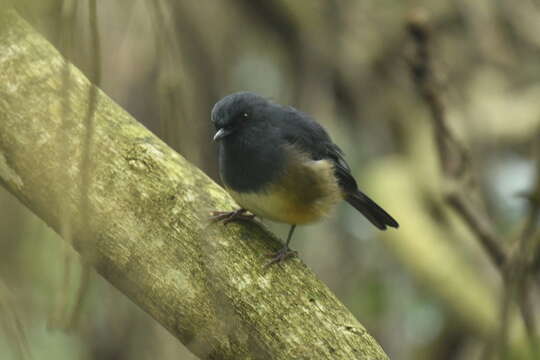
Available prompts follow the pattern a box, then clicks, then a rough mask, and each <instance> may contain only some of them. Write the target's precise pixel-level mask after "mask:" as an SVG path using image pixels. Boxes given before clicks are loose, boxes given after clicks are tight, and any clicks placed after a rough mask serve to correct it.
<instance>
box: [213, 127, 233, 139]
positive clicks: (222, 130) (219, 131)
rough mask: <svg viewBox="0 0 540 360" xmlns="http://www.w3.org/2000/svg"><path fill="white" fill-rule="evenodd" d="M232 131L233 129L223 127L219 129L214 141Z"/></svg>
mask: <svg viewBox="0 0 540 360" xmlns="http://www.w3.org/2000/svg"><path fill="white" fill-rule="evenodd" d="M231 132H232V131H231V130H225V129H223V128H221V129H219V130H218V131H217V133H216V134H215V135H214V141H219V140H221V139H223V138H224V137H225V136H227V135H229V134H230V133H231Z"/></svg>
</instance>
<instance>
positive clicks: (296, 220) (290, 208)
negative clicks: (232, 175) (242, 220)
mask: <svg viewBox="0 0 540 360" xmlns="http://www.w3.org/2000/svg"><path fill="white" fill-rule="evenodd" d="M227 190H228V191H229V193H230V194H231V195H232V197H233V198H234V199H235V200H236V202H238V204H240V206H242V207H243V208H245V209H247V210H249V211H250V212H252V213H253V214H255V215H257V216H260V217H262V218H266V219H269V220H273V221H278V222H284V223H288V224H306V223H310V222H314V221H317V220H319V219H320V218H321V217H323V216H325V215H327V214H328V213H329V212H330V211H331V210H332V208H333V207H334V206H335V205H336V204H337V203H338V202H339V201H340V200H341V199H342V198H343V197H342V192H341V189H340V188H339V185H338V183H337V180H336V178H335V175H334V168H333V165H332V163H331V162H330V161H329V160H311V159H308V158H307V156H305V155H304V154H302V153H300V152H297V151H295V152H292V156H291V157H290V161H289V162H288V166H286V170H285V171H284V172H283V174H282V175H281V176H280V177H279V179H278V180H277V181H276V182H275V183H273V184H270V185H268V186H267V187H265V188H264V189H262V190H261V191H257V192H250V193H238V192H235V191H234V190H232V189H227Z"/></svg>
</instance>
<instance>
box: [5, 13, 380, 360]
mask: <svg viewBox="0 0 540 360" xmlns="http://www.w3.org/2000/svg"><path fill="white" fill-rule="evenodd" d="M66 79H68V80H69V81H66ZM66 84H67V85H68V86H67V87H66ZM91 86H92V85H91V84H90V83H89V81H88V80H87V79H86V78H85V77H84V75H83V74H82V73H81V72H80V71H79V70H77V69H76V68H75V67H73V66H72V65H69V64H66V63H65V61H64V59H63V58H62V57H61V55H60V54H59V53H58V52H57V51H56V50H55V49H54V48H53V47H52V46H51V45H50V44H49V43H48V42H47V41H46V40H45V39H44V38H43V37H41V36H40V35H39V34H37V33H36V32H35V31H34V30H33V29H32V28H31V27H30V26H29V25H28V24H27V23H26V22H25V21H23V20H22V19H21V18H20V17H19V16H18V15H17V14H16V13H15V12H13V11H1V12H0V182H1V183H2V184H3V185H4V186H5V187H6V188H7V189H8V190H9V191H10V192H11V193H13V194H14V195H15V196H16V197H17V198H18V199H20V201H22V202H23V203H24V204H25V205H26V206H27V207H28V208H29V209H31V210H32V211H33V212H34V213H36V214H37V215H38V216H39V217H41V218H42V219H43V220H44V221H45V222H46V223H47V224H49V226H51V227H52V228H53V229H55V231H57V232H58V233H59V234H61V235H63V236H64V237H66V238H68V239H73V241H72V243H73V244H74V246H75V247H76V248H77V249H78V250H79V252H80V253H81V256H82V257H83V259H85V260H87V261H88V262H90V263H91V264H92V265H93V266H94V267H95V268H96V270H97V271H98V272H99V273H100V274H101V275H102V276H103V277H104V278H105V279H107V280H108V281H109V282H111V283H112V284H113V285H114V286H115V287H117V288H118V289H119V290H120V291H122V292H123V293H124V294H125V295H126V296H128V297H129V298H130V299H132V300H133V301H134V302H135V303H137V304H138V305H139V306H140V307H141V308H142V309H144V310H145V311H146V312H148V313H149V314H150V315H151V316H153V317H154V318H155V319H156V320H157V321H158V322H160V323H161V324H162V325H163V326H165V327H166V328H167V329H168V330H169V331H170V332H171V333H172V334H174V335H175V336H176V337H178V339H180V340H181V341H182V342H183V343H184V344H186V345H187V346H188V347H189V348H190V349H191V350H192V351H193V352H194V353H195V354H196V355H198V356H199V357H201V358H208V359H323V358H327V359H386V358H387V356H386V355H385V354H384V351H383V350H382V349H381V347H380V346H379V345H378V344H377V342H376V341H375V340H374V339H373V338H372V337H371V336H370V335H369V334H368V333H367V332H366V330H365V329H364V327H363V326H362V325H361V324H360V323H359V322H358V321H357V320H356V319H355V318H354V316H353V315H352V314H351V313H350V312H349V311H348V310H347V309H346V308H345V307H344V306H343V305H342V304H341V303H340V302H339V301H338V300H337V299H336V297H335V296H334V295H333V294H332V293H331V292H330V291H329V290H328V288H327V287H326V286H325V285H324V284H322V283H321V282H320V281H319V280H317V279H316V278H315V276H314V275H313V273H312V272H311V271H310V270H309V269H307V267H306V266H305V265H304V264H303V263H302V262H301V261H300V260H298V259H294V260H291V261H288V262H287V263H286V264H285V265H284V266H274V267H271V268H269V269H268V270H265V269H264V268H263V264H264V263H265V261H267V259H266V257H265V256H264V254H266V253H268V252H269V251H272V250H275V249H277V248H278V247H279V244H278V243H277V241H276V239H275V238H273V237H272V236H271V235H270V234H269V233H268V232H267V231H266V230H264V229H263V228H262V227H260V226H258V225H256V224H231V225H229V226H227V227H224V226H221V225H212V226H208V225H207V223H206V218H207V216H208V214H209V211H210V210H214V209H221V210H226V209H233V208H234V206H235V205H234V203H233V201H232V200H231V199H230V198H229V196H228V195H227V194H226V193H225V192H224V191H223V190H222V189H221V188H220V187H219V186H218V185H216V184H215V183H214V182H212V181H211V180H210V179H209V178H208V177H207V176H206V175H205V174H203V173H202V172H201V171H200V170H198V169H197V168H195V167H194V166H192V165H191V164H189V163H188V162H187V161H186V160H184V159H183V158H182V157H181V156H180V155H178V154H177V153H175V152H174V151H173V150H171V149H170V148H169V147H168V146H167V145H166V144H164V143H163V142H162V141H161V140H159V139H158V138H157V137H156V136H155V135H153V134H152V133H151V132H150V131H148V130H147V129H145V128H144V127H143V126H142V125H141V124H140V123H138V122H137V121H135V120H134V119H133V118H132V117H131V116H130V115H129V114H128V113H127V112H125V111H124V110H123V109H122V108H120V107H119V106H118V105H116V104H115V103H114V102H113V101H112V100H111V99H109V98H108V97H107V96H106V95H105V94H104V93H102V92H101V91H99V93H98V96H97V104H96V112H95V118H94V122H93V123H94V129H93V141H92V146H91V149H92V153H91V164H90V166H89V170H90V185H89V188H88V189H87V190H86V191H85V192H87V193H88V206H87V210H86V211H85V213H84V215H85V216H84V218H85V219H83V218H82V216H81V212H80V204H81V193H82V190H81V174H80V172H81V171H80V169H81V166H80V164H81V159H82V151H83V149H82V148H83V146H82V145H83V143H84V141H83V140H84V136H85V132H86V129H85V116H86V113H87V109H88V106H89V104H88V102H89V93H90V87H91ZM66 88H67V89H68V90H67V91H66ZM190 121H193V122H195V121H208V119H191V120H190ZM201 146H206V145H205V144H201Z"/></svg>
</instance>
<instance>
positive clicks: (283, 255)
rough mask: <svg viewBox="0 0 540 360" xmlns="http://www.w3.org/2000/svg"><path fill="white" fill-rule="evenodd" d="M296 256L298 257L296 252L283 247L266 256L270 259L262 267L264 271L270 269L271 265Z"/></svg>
mask: <svg viewBox="0 0 540 360" xmlns="http://www.w3.org/2000/svg"><path fill="white" fill-rule="evenodd" d="M297 255H298V251H295V250H291V249H289V247H288V246H284V247H282V248H281V249H279V250H278V251H276V252H274V253H271V254H267V256H268V257H269V258H270V261H269V262H268V263H267V264H266V265H265V266H264V268H265V269H266V268H268V267H270V266H271V265H274V264H280V263H282V262H284V261H285V260H287V259H288V258H290V257H294V256H297Z"/></svg>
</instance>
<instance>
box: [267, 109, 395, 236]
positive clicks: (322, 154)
mask: <svg viewBox="0 0 540 360" xmlns="http://www.w3.org/2000/svg"><path fill="white" fill-rule="evenodd" d="M276 106H277V105H276ZM282 110H283V114H284V116H283V117H281V118H277V119H275V120H276V121H279V124H278V126H279V128H280V130H281V134H282V137H283V139H284V140H285V141H287V142H288V143H289V144H291V145H295V146H296V147H298V148H299V149H300V150H302V151H304V152H306V153H307V154H309V155H310V156H311V158H312V159H313V160H321V159H329V160H332V162H333V163H334V172H335V174H336V178H337V180H338V183H339V185H340V187H341V189H342V190H343V193H344V194H345V200H346V201H347V202H348V203H349V204H351V205H352V206H353V207H354V208H355V209H357V210H358V211H360V212H361V213H362V214H363V215H364V216H365V217H366V218H367V219H368V220H369V221H370V222H371V223H372V224H373V225H375V226H376V227H377V228H379V229H381V230H385V229H386V227H387V226H391V227H395V228H397V227H398V226H399V224H398V223H397V221H396V220H395V219H394V218H393V217H392V216H390V214H388V213H387V212H386V211H384V210H383V209H382V208H381V207H380V206H379V205H377V204H376V203H375V202H374V201H373V200H371V199H370V198H369V197H368V196H367V195H365V194H364V193H363V192H361V191H360V190H358V186H357V184H356V180H355V179H354V177H353V176H352V174H351V170H350V168H349V165H348V164H347V162H346V161H345V159H344V154H343V151H342V150H341V149H340V148H339V146H337V145H336V144H334V142H332V139H330V136H329V135H328V133H327V132H326V131H325V130H324V128H323V127H322V126H321V125H319V123H317V122H316V121H314V120H313V119H311V118H310V117H309V116H308V115H306V114H304V113H302V112H300V111H298V110H296V109H294V108H291V107H286V108H282Z"/></svg>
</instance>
